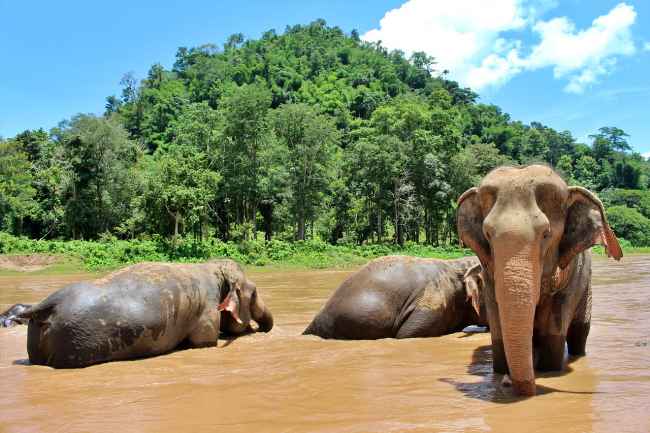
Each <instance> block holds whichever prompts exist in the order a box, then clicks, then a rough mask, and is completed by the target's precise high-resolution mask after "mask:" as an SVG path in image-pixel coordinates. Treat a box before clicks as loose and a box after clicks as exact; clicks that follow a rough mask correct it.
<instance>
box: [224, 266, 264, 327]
mask: <svg viewBox="0 0 650 433" xmlns="http://www.w3.org/2000/svg"><path fill="white" fill-rule="evenodd" d="M229 285H230V288H229V290H228V292H227V294H226V296H225V298H224V299H223V300H222V301H221V303H220V304H219V306H218V307H217V308H218V310H219V311H227V312H228V313H230V314H229V315H223V314H222V317H221V330H222V331H226V332H228V333H229V334H233V335H239V334H242V333H244V332H246V331H248V330H249V329H250V321H251V319H253V320H254V321H255V322H257V324H258V326H259V328H258V329H259V330H260V331H263V332H269V331H270V330H271V329H272V328H273V315H272V314H271V311H270V310H269V309H268V307H267V306H266V305H265V304H264V301H262V297H261V296H260V294H259V292H258V291H257V286H256V285H255V283H253V282H252V281H250V280H249V279H247V278H245V277H244V280H243V282H241V283H239V282H232V283H230V284H229Z"/></svg>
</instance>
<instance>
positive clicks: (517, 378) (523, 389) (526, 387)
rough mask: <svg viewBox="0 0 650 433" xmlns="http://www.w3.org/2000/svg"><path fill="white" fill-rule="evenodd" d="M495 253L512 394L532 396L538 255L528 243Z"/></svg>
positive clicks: (538, 272) (497, 287)
mask: <svg viewBox="0 0 650 433" xmlns="http://www.w3.org/2000/svg"><path fill="white" fill-rule="evenodd" d="M509 249H510V248H509ZM511 251H512V250H511ZM495 256H496V257H497V258H502V259H503V260H497V263H495V274H494V275H495V278H494V280H495V281H494V283H495V294H496V300H497V304H498V309H499V317H500V322H501V333H502V337H503V345H504V350H505V353H506V360H507V361H508V367H509V370H510V378H511V380H512V385H513V388H514V391H515V393H516V394H518V395H522V396H532V395H535V372H534V368H533V324H534V319H535V308H536V306H537V302H538V300H539V292H540V285H541V275H540V266H539V258H538V257H535V256H536V255H535V254H534V253H533V251H532V250H531V248H530V246H528V247H524V248H521V249H520V250H519V251H518V252H517V253H515V254H511V255H509V256H507V255H505V256H504V255H502V254H499V253H498V252H496V251H495Z"/></svg>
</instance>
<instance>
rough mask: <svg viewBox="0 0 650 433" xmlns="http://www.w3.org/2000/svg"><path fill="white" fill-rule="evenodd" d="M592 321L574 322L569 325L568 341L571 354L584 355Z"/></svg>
mask: <svg viewBox="0 0 650 433" xmlns="http://www.w3.org/2000/svg"><path fill="white" fill-rule="evenodd" d="M590 326H591V323H589V322H587V323H572V324H571V326H569V332H568V333H567V337H566V342H567V346H568V349H569V355H571V356H584V355H585V353H586V352H585V348H586V346H587V336H588V335H589V328H590Z"/></svg>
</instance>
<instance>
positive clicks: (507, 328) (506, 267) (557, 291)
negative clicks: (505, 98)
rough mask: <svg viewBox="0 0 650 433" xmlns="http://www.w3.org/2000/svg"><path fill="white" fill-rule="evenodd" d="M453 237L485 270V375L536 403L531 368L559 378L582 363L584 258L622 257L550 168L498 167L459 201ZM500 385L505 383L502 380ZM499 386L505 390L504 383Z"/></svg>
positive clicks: (591, 212) (578, 193)
mask: <svg viewBox="0 0 650 433" xmlns="http://www.w3.org/2000/svg"><path fill="white" fill-rule="evenodd" d="M456 216H457V228H458V235H459V238H460V240H461V242H463V243H464V244H465V245H467V246H469V247H470V248H471V249H472V250H473V251H474V252H475V253H476V254H477V256H478V258H479V260H480V261H481V264H482V266H483V269H484V277H485V286H484V298H485V306H486V311H487V316H488V321H489V325H490V334H491V339H492V359H493V369H494V371H495V372H496V373H500V374H509V379H510V381H511V383H512V387H513V391H514V393H515V394H516V395H520V396H532V395H534V394H535V393H536V386H535V373H534V367H535V365H534V364H535V363H534V362H533V361H534V360H536V364H537V365H536V367H537V369H538V370H541V371H560V370H562V369H563V368H564V365H563V362H564V350H565V343H566V346H568V352H569V354H570V355H574V356H582V355H584V354H585V346H586V342H587V336H588V334H589V328H590V321H591V252H590V250H589V248H590V247H592V246H593V245H596V244H601V245H603V246H604V247H605V249H606V251H607V254H608V255H609V256H610V257H613V258H614V259H616V260H620V258H621V257H622V256H623V253H622V251H621V247H620V245H619V243H618V240H617V238H616V236H615V235H614V232H613V231H612V229H611V228H610V226H609V224H608V222H607V217H606V215H605V209H604V208H603V205H602V203H601V202H600V200H599V199H598V198H597V197H596V196H595V195H594V194H593V193H592V192H590V191H589V190H587V189H585V188H582V187H578V186H571V187H569V186H567V184H566V183H565V181H564V180H563V179H562V178H561V177H560V176H559V175H558V174H557V173H556V172H555V171H553V169H551V168H550V167H547V166H545V165H529V166H523V167H499V168H496V169H494V170H493V171H491V172H489V173H488V174H487V175H486V176H485V177H484V178H483V179H482V180H481V182H480V184H479V186H478V187H474V188H470V189H469V190H467V191H465V192H464V193H463V194H462V195H461V196H460V198H459V199H458V209H457V215H456ZM504 379H506V378H505V377H504ZM505 383H507V381H506V382H505Z"/></svg>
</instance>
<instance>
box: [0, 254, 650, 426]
mask: <svg viewBox="0 0 650 433" xmlns="http://www.w3.org/2000/svg"><path fill="white" fill-rule="evenodd" d="M351 272H352V271H350V270H346V271H330V270H319V271H301V272H293V271H283V272H261V273H260V272H252V273H250V275H251V277H252V279H254V280H255V282H256V283H257V285H258V287H259V288H260V291H261V293H262V295H263V297H264V300H265V301H266V303H267V304H268V305H269V306H270V308H271V310H272V311H273V313H274V316H275V324H276V325H275V328H274V329H273V331H272V332H271V333H270V334H256V335H252V336H246V337H242V338H239V339H236V340H234V341H232V342H226V341H220V343H219V347H217V348H210V349H193V350H185V351H178V352H174V353H171V354H168V355H165V356H159V357H156V358H150V359H145V360H137V361H126V362H113V363H107V364H102V365H97V366H93V367H89V368H85V369H80V370H54V369H51V368H49V367H42V366H30V365H26V364H28V363H27V361H26V358H27V354H26V351H25V343H26V327H15V328H11V329H0V384H1V387H0V389H1V390H2V393H1V395H0V431H2V432H17V433H18V432H19V433H28V432H43V431H47V432H62V433H73V432H110V433H116V432H119V433H127V432H160V433H166V432H173V433H178V432H186V431H187V432H189V431H192V432H204V431H206V432H209V431H215V432H217V431H219V432H232V433H236V432H371V431H374V432H438V431H440V432H474V431H476V432H525V433H527V432H531V433H532V432H563V433H568V432H591V431H595V432H620V433H622V432H639V433H642V432H643V433H647V432H649V431H650V409H649V408H650V369H649V367H650V337H648V335H647V331H648V329H650V300H649V299H650V256H631V257H625V258H624V259H623V261H622V262H621V263H616V262H613V261H611V260H610V261H606V260H605V259H601V258H596V260H595V265H594V280H593V283H594V288H593V291H594V303H593V304H594V305H593V320H592V330H591V335H590V337H589V341H588V344H587V350H588V355H587V356H586V357H584V358H580V359H578V360H575V361H572V362H571V363H570V364H569V366H568V368H567V369H566V371H564V372H562V373H558V374H553V375H544V376H543V377H538V380H537V384H538V390H539V393H540V394H539V395H538V396H536V397H534V398H530V399H524V400H521V399H519V400H517V399H512V398H511V397H510V396H509V390H507V389H506V390H503V389H501V387H500V386H499V385H498V382H499V377H498V376H495V375H493V374H492V372H491V359H490V356H491V353H490V348H489V335H488V334H464V333H456V334H452V335H448V336H445V337H440V338H429V339H410V340H399V341H398V340H391V339H387V340H378V341H324V340H320V339H318V338H316V337H312V336H309V337H307V336H300V335H299V334H300V333H301V332H302V330H303V329H304V328H305V327H306V325H307V324H308V322H309V321H310V319H311V318H312V317H313V316H314V314H315V313H316V312H317V311H318V309H319V308H320V306H321V305H322V304H323V302H324V301H325V300H326V299H327V297H328V296H329V294H330V293H331V292H332V290H334V289H335V288H336V286H337V285H338V284H339V283H340V282H341V281H343V279H345V277H346V276H347V275H349V274H350V273H351ZM79 279H83V276H81V277H80V276H79V275H78V274H77V275H65V276H46V277H33V276H19V277H0V308H6V307H8V306H9V305H10V304H13V303H16V302H37V301H39V300H40V299H42V298H43V297H44V296H46V295H47V294H48V293H50V292H52V291H53V290H55V289H57V288H59V287H61V286H63V285H65V284H68V283H70V282H71V281H76V280H79Z"/></svg>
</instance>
